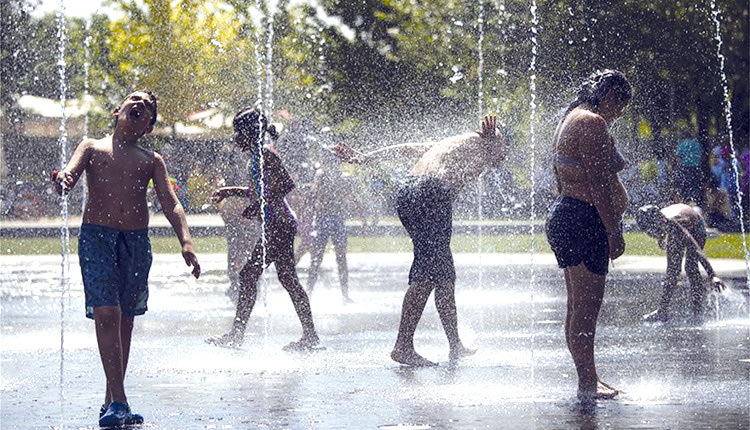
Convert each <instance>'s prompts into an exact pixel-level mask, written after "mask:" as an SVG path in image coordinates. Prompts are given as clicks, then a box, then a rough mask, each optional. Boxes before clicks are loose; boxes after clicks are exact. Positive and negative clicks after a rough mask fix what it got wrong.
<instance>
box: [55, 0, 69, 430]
mask: <svg viewBox="0 0 750 430" xmlns="http://www.w3.org/2000/svg"><path fill="white" fill-rule="evenodd" d="M56 18H57V40H58V48H57V53H58V61H57V74H58V77H59V79H60V110H61V114H62V115H61V117H60V128H59V131H60V138H59V140H58V146H59V149H60V169H61V170H62V169H64V168H65V163H66V162H67V160H68V148H67V147H68V134H67V130H66V122H67V118H66V116H65V102H66V100H65V97H66V91H67V86H66V83H65V68H66V63H65V44H66V43H67V29H66V25H65V2H64V0H60V9H59V10H58V12H57V16H56ZM60 217H61V219H62V223H61V225H60V255H61V257H62V258H61V264H60V381H59V383H60V398H59V401H60V428H63V427H64V419H65V410H64V405H65V300H66V298H68V295H69V294H70V230H69V229H68V194H67V193H66V192H65V191H63V194H62V199H61V204H60Z"/></svg>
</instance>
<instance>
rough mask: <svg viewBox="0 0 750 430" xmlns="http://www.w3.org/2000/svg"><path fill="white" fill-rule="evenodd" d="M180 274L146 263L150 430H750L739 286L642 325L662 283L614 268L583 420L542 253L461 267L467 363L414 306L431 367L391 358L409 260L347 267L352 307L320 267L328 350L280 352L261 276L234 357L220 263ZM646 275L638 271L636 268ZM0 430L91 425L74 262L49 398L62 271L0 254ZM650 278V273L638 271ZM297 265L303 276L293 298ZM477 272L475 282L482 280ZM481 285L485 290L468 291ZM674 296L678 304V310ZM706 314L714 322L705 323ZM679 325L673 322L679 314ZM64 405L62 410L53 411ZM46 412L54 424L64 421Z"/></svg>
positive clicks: (86, 347)
mask: <svg viewBox="0 0 750 430" xmlns="http://www.w3.org/2000/svg"><path fill="white" fill-rule="evenodd" d="M202 257H203V260H202V261H201V263H202V265H203V266H204V270H206V273H205V275H204V276H203V277H202V278H201V279H200V280H199V281H194V280H191V279H190V278H189V277H188V272H187V270H186V269H185V266H184V262H182V261H181V260H180V259H179V257H175V256H163V255H157V256H156V257H155V259H154V267H153V269H152V272H151V283H150V285H151V298H150V301H149V309H150V310H149V312H148V313H147V314H146V315H145V316H144V317H139V318H138V319H137V320H136V321H137V322H136V329H135V334H134V348H133V353H132V356H131V362H130V365H129V370H128V378H127V381H126V388H127V389H128V392H129V400H130V403H131V405H132V406H133V408H134V410H135V411H136V412H138V413H141V414H142V415H144V416H145V417H146V425H144V428H148V429H229V428H231V429H245V428H268V429H282V428H284V429H287V428H289V429H308V428H313V429H318V428H320V429H368V428H369V429H378V428H379V429H399V430H406V429H475V428H492V429H495V428H514V429H516V428H519V429H523V428H544V429H546V428H586V429H596V428H605V427H607V428H680V429H705V428H748V427H750V384H748V382H749V381H750V320H749V319H748V310H747V300H748V299H747V294H746V292H744V291H741V290H739V287H740V286H742V282H743V281H742V280H741V279H738V280H737V281H736V282H735V283H734V284H735V288H734V289H732V290H731V292H730V293H729V294H728V295H726V296H722V297H718V296H714V297H712V304H711V311H710V315H711V320H710V321H709V322H708V323H706V324H704V325H701V326H693V325H689V324H687V323H683V322H682V321H681V319H680V318H678V319H677V321H676V322H675V323H671V324H669V325H662V324H644V323H642V322H641V320H640V317H641V315H643V314H645V313H647V312H649V311H651V310H653V308H654V306H655V304H656V303H657V300H658V297H659V294H660V286H659V279H660V278H659V275H658V273H656V272H655V271H651V270H649V269H648V267H647V266H648V265H643V264H641V263H638V262H635V263H634V262H633V261H631V263H632V264H630V266H634V267H631V268H630V269H628V267H630V266H628V263H627V260H623V262H622V263H621V264H618V268H619V269H616V270H613V272H612V276H611V281H610V282H609V283H608V286H607V293H606V295H605V303H604V305H603V307H602V313H601V319H600V324H599V329H598V333H597V334H598V345H597V360H598V365H599V373H600V376H601V377H602V379H604V380H605V381H607V382H608V383H610V384H612V385H614V386H615V387H617V388H619V389H621V390H622V394H621V395H620V396H619V398H618V399H616V400H611V401H602V402H599V403H598V404H597V405H596V406H595V407H593V408H588V409H586V408H581V406H580V405H578V404H577V402H576V401H575V386H576V384H575V370H574V368H573V366H572V362H571V360H570V357H569V355H568V353H567V350H566V349H565V348H564V339H563V332H562V321H563V318H564V311H565V293H564V285H563V283H562V274H561V272H560V271H559V270H557V269H556V268H555V267H554V264H552V263H551V261H550V259H549V256H537V257H535V260H536V264H535V266H534V273H533V275H534V276H533V278H534V282H533V284H532V282H531V279H532V272H531V267H530V266H529V265H528V258H526V257H517V256H516V257H514V256H506V255H502V254H499V255H485V256H483V257H482V259H481V261H482V265H481V267H480V266H479V265H478V264H477V261H478V260H479V259H478V258H477V257H476V256H474V255H459V256H457V258H456V263H457V270H458V282H457V302H458V308H459V309H458V311H459V328H460V331H461V334H462V336H463V338H464V341H465V343H466V344H467V345H470V346H473V347H476V348H478V352H477V354H476V355H475V356H473V357H469V358H466V359H463V360H461V361H459V362H454V363H450V362H448V361H447V356H448V346H447V342H446V340H445V336H444V335H443V333H442V328H441V326H440V323H439V320H438V317H437V312H436V311H435V309H434V305H433V304H432V303H429V304H428V308H427V310H426V311H425V314H424V316H423V319H422V321H421V323H420V326H419V329H418V330H417V337H416V345H417V350H418V351H419V352H420V353H422V354H423V355H424V356H425V357H427V358H428V359H431V360H438V361H440V362H441V365H440V366H439V367H437V368H429V369H411V368H404V367H400V366H398V365H397V364H396V363H394V362H392V361H390V359H389V357H388V354H389V352H390V348H391V347H392V345H393V342H394V340H395V334H396V328H397V326H398V319H399V312H400V307H401V300H402V299H403V293H404V290H405V280H406V274H407V273H408V265H409V262H410V257H409V255H405V254H377V255H373V254H352V255H350V257H349V258H350V261H349V264H350V268H351V274H350V285H351V287H350V290H351V295H352V298H353V299H354V300H355V303H354V304H348V305H344V304H343V303H342V300H341V297H340V295H339V289H338V286H337V276H336V273H335V268H334V267H332V266H333V262H332V258H327V259H326V260H325V261H324V270H323V273H322V277H321V280H320V281H319V283H318V287H317V288H316V291H315V294H314V295H313V296H312V309H313V315H314V317H315V322H316V325H317V327H318V331H319V333H320V335H321V338H322V340H323V343H324V345H325V346H326V350H324V351H317V352H314V353H308V354H302V353H287V352H283V351H282V349H281V348H282V346H283V345H285V344H286V343H288V342H290V341H292V340H296V339H297V338H298V337H299V335H300V333H301V329H300V327H299V323H298V321H297V319H296V316H295V314H294V311H293V309H292V305H291V301H290V300H289V298H288V296H287V295H286V293H285V292H284V291H283V290H282V289H281V287H280V286H279V284H278V281H277V280H276V279H275V276H273V274H271V276H269V277H267V278H266V281H265V284H264V285H265V288H266V289H267V291H268V293H267V295H266V299H265V301H264V300H263V299H261V298H260V297H261V296H260V295H259V301H258V304H257V306H256V310H255V312H254V313H253V317H252V319H251V322H250V324H249V326H248V331H247V338H246V341H245V345H244V346H243V347H242V348H240V349H224V348H218V347H215V346H211V345H208V344H206V343H205V342H204V340H205V339H206V338H208V337H210V336H214V335H217V334H221V333H223V332H224V330H226V329H228V327H229V323H230V321H231V319H232V317H233V316H234V309H233V307H232V305H231V302H230V301H229V299H227V298H226V296H225V295H224V290H225V289H226V286H227V283H228V281H227V278H226V276H225V274H224V271H223V269H224V267H225V256H224V255H206V256H202ZM644 261H645V260H644ZM0 263H2V267H3V273H2V275H0V276H1V277H0V294H1V297H2V314H1V315H2V331H1V334H2V363H1V365H2V369H1V370H2V373H1V378H2V388H1V393H0V396H1V397H0V400H1V402H0V426H1V427H2V428H9V429H11V428H19V429H20V428H23V429H27V428H51V427H60V426H61V425H64V426H65V427H67V428H93V427H94V424H95V423H96V416H97V412H98V409H99V406H100V405H101V402H102V400H103V386H104V377H103V374H102V371H101V366H100V364H99V361H98V360H99V358H98V354H97V350H96V342H95V338H94V334H93V324H92V322H91V321H89V320H86V319H85V318H84V316H83V293H82V287H81V284H80V275H79V274H78V271H77V266H76V262H75V261H74V262H73V266H72V267H73V270H72V272H73V276H74V279H73V280H72V283H71V287H72V291H71V294H70V298H67V299H65V303H66V304H65V307H66V312H65V319H66V323H65V327H66V328H65V351H64V362H63V369H64V373H63V381H64V385H63V398H64V400H63V401H62V405H61V401H60V398H61V396H60V393H61V388H60V385H59V381H60V351H59V348H60V301H61V299H60V292H59V285H60V282H59V273H60V262H59V257H57V258H55V257H3V258H2V260H0ZM652 265H653V266H658V264H652ZM304 267H306V264H305V261H304V260H303V262H302V264H301V265H300V274H301V278H302V280H303V283H304V278H305V276H304ZM480 272H481V276H480ZM479 279H482V285H478V280H479ZM687 304H688V298H687V297H684V296H683V297H677V298H676V303H675V306H677V307H687ZM716 315H719V318H717V317H716ZM685 316H686V315H685ZM61 406H62V408H61ZM61 409H62V411H63V415H64V418H61V416H63V415H61Z"/></svg>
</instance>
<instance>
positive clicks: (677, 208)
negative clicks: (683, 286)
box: [636, 203, 725, 323]
mask: <svg viewBox="0 0 750 430" xmlns="http://www.w3.org/2000/svg"><path fill="white" fill-rule="evenodd" d="M636 221H637V222H638V227H640V228H641V229H642V230H643V231H645V232H646V234H648V235H649V236H651V237H653V238H655V239H656V240H658V241H659V247H660V248H662V249H666V250H667V275H666V277H665V278H664V281H663V282H662V285H663V286H664V292H663V294H662V297H661V303H660V304H659V309H658V310H656V311H654V312H651V313H649V314H647V315H645V316H644V317H643V318H644V319H645V320H646V321H668V320H669V319H670V318H671V315H670V313H669V302H670V301H671V300H672V295H673V294H674V289H675V287H676V286H677V278H678V277H679V276H680V272H681V271H682V259H683V256H684V257H685V272H686V273H687V276H688V280H689V281H690V288H691V290H692V291H691V293H692V294H691V296H692V299H693V309H692V310H693V322H696V323H699V322H701V321H703V303H704V301H705V299H706V285H705V284H704V282H703V277H702V276H701V273H700V270H699V269H698V263H699V262H700V263H701V265H703V268H704V269H705V270H706V273H707V274H708V278H709V279H710V282H711V286H712V287H713V288H716V289H718V290H721V289H723V288H725V286H724V282H723V281H722V280H721V278H719V277H718V276H716V274H715V273H714V268H713V267H712V266H711V263H709V261H708V257H706V254H705V253H704V252H703V247H704V246H705V245H706V222H705V221H704V220H703V217H702V216H701V215H700V213H698V211H697V210H696V208H694V207H693V206H689V205H686V204H684V203H676V204H673V205H669V206H667V207H665V208H663V209H659V208H658V207H657V206H654V205H646V206H642V207H640V208H639V209H638V212H637V213H636Z"/></svg>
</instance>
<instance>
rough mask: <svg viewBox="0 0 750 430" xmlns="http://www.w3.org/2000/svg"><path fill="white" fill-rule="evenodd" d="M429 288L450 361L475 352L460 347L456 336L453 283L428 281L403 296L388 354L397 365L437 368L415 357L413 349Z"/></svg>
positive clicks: (430, 362)
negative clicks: (389, 353)
mask: <svg viewBox="0 0 750 430" xmlns="http://www.w3.org/2000/svg"><path fill="white" fill-rule="evenodd" d="M433 289H434V290H435V306H436V307H437V310H438V315H439V316H440V322H441V324H442V325H443V330H445V335H446V337H447V338H448V344H449V345H450V354H449V357H450V359H451V360H453V359H458V358H461V357H465V356H467V355H471V354H473V353H474V352H476V351H475V350H473V349H468V348H466V347H464V345H463V343H461V338H460V337H459V335H458V317H457V312H456V297H455V288H454V284H453V282H451V281H446V282H444V283H443V284H436V283H434V282H429V281H416V282H413V283H412V284H411V285H410V286H409V289H408V290H407V291H406V295H405V296H404V303H403V306H402V309H401V323H400V325H399V329H398V337H397V338H396V345H395V346H394V347H393V351H392V352H391V358H392V359H393V360H395V361H397V362H399V363H401V364H406V365H410V366H435V365H437V364H436V363H433V362H432V361H429V360H427V359H426V358H424V357H422V356H421V355H419V354H418V353H417V352H416V350H415V349H414V332H415V331H416V329H417V324H419V320H420V318H421V317H422V313H423V312H424V308H425V305H426V304H427V299H428V298H429V297H430V293H431V292H432V290H433Z"/></svg>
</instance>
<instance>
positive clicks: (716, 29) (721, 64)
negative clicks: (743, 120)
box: [711, 0, 750, 290]
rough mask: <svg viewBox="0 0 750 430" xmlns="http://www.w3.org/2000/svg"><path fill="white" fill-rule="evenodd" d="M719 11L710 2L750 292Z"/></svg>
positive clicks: (748, 259)
mask: <svg viewBox="0 0 750 430" xmlns="http://www.w3.org/2000/svg"><path fill="white" fill-rule="evenodd" d="M720 13H721V12H720V11H719V9H718V7H717V6H716V0H711V17H712V18H713V22H714V40H716V57H717V58H718V59H719V71H720V73H721V86H722V89H723V90H724V116H725V117H726V121H727V134H728V135H729V148H730V149H731V150H732V170H734V181H735V184H734V185H735V187H736V190H737V209H738V212H737V213H738V214H739V219H740V231H741V232H742V250H743V252H744V254H745V276H746V279H745V281H746V286H747V289H749V290H750V257H748V250H747V235H746V234H745V220H744V218H745V216H744V213H743V209H742V203H741V202H742V198H741V197H740V171H739V167H738V163H737V152H736V151H735V148H734V140H733V138H732V99H731V97H729V85H728V84H727V74H726V72H725V71H724V61H725V60H726V58H725V57H724V54H722V53H721V46H722V45H723V43H724V42H723V40H722V38H721V23H720V19H719V14H720Z"/></svg>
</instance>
